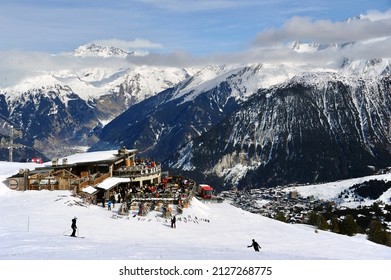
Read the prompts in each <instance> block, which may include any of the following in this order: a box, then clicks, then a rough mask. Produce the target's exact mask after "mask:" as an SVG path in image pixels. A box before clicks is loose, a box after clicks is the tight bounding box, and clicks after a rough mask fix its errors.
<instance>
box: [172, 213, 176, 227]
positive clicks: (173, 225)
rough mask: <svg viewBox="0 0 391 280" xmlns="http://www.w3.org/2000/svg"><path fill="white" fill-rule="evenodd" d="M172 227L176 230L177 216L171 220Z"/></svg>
mask: <svg viewBox="0 0 391 280" xmlns="http://www.w3.org/2000/svg"><path fill="white" fill-rule="evenodd" d="M171 227H172V228H176V217H175V215H174V216H173V217H172V218H171Z"/></svg>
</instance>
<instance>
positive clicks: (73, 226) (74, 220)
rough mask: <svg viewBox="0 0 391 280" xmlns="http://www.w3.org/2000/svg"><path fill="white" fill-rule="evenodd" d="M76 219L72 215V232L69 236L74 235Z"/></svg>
mask: <svg viewBox="0 0 391 280" xmlns="http://www.w3.org/2000/svg"><path fill="white" fill-rule="evenodd" d="M76 220H77V218H76V217H74V218H73V219H72V225H71V228H72V230H73V231H72V234H71V236H73V237H76V229H77V226H76Z"/></svg>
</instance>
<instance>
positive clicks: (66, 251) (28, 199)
mask: <svg viewBox="0 0 391 280" xmlns="http://www.w3.org/2000/svg"><path fill="white" fill-rule="evenodd" d="M0 164H1V165H3V166H4V167H3V168H2V169H1V170H2V171H0V172H1V174H0V182H3V181H4V180H5V178H6V177H7V176H8V175H9V172H11V174H12V173H13V172H12V170H14V171H15V170H16V171H17V170H19V168H20V166H19V165H20V164H16V163H15V164H9V163H0ZM7 169H8V170H7ZM80 202H81V200H80V199H79V198H77V197H74V196H72V195H71V193H70V192H67V191H52V192H51V191H27V192H17V191H12V190H9V189H8V188H7V187H6V186H5V185H4V184H3V183H1V185H0V213H1V214H2V215H1V218H0V220H1V222H0V239H1V241H2V242H0V259H2V260H75V259H76V260H121V259H122V260H123V259H133V260H205V259H209V260H250V259H251V260H254V259H260V260H391V248H390V247H386V246H382V245H378V244H375V243H372V242H369V241H368V240H366V237H365V236H364V235H356V236H354V237H348V236H344V235H338V234H334V233H330V232H324V231H318V232H317V233H316V232H315V230H314V228H313V227H310V226H307V225H292V224H286V223H282V222H278V221H276V220H272V219H269V218H265V217H263V216H260V215H256V214H251V213H249V212H246V211H243V210H241V209H238V208H235V207H234V206H231V205H230V204H228V203H220V204H218V203H216V204H215V203H209V204H204V203H202V202H200V201H198V200H196V199H194V200H193V202H192V204H191V206H190V207H189V208H187V209H185V211H184V213H183V214H182V215H178V216H177V217H178V221H177V228H176V229H172V228H171V227H170V224H169V221H168V220H165V219H163V218H162V217H161V214H160V212H150V213H149V214H148V216H147V217H139V216H135V215H133V214H135V213H131V214H130V215H129V216H118V215H117V210H118V207H119V205H116V206H115V208H114V209H112V210H111V211H109V210H107V208H106V209H104V208H102V207H101V206H96V205H90V206H82V205H80V204H79V203H80ZM74 216H76V217H77V218H78V222H77V224H78V234H79V236H82V237H84V238H71V237H67V236H64V234H70V232H71V229H70V225H71V220H72V218H73V217H74ZM185 220H186V221H185ZM253 238H254V239H255V240H257V241H258V243H260V245H261V246H262V249H261V252H260V253H256V252H255V251H254V250H253V249H252V248H247V245H250V244H251V239H253Z"/></svg>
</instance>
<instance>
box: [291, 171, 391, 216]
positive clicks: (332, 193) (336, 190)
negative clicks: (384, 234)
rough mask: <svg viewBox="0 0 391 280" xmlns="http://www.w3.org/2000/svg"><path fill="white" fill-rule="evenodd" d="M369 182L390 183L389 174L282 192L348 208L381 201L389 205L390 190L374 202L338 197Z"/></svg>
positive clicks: (390, 202) (307, 186)
mask: <svg viewBox="0 0 391 280" xmlns="http://www.w3.org/2000/svg"><path fill="white" fill-rule="evenodd" d="M370 180H383V181H391V173H386V174H382V175H371V176H365V177H359V178H352V179H346V180H340V181H336V182H329V183H324V184H314V185H306V186H294V187H288V188H285V189H284V190H285V191H286V192H289V191H297V192H298V193H299V194H300V195H301V196H303V197H308V196H314V197H315V198H316V199H323V200H329V201H336V202H337V203H338V204H340V205H341V206H346V207H350V208H354V207H357V206H358V205H366V206H369V205H372V204H373V203H374V202H375V201H382V202H384V203H385V204H391V189H389V190H388V191H386V192H385V193H383V194H382V195H381V196H380V197H379V198H378V199H376V200H370V199H364V200H363V201H359V202H356V201H353V200H352V199H350V198H348V199H343V198H339V197H338V196H339V195H340V194H341V192H343V191H345V190H347V189H349V188H350V187H351V186H353V185H357V184H361V183H363V182H366V181H370Z"/></svg>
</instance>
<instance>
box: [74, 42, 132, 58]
mask: <svg viewBox="0 0 391 280" xmlns="http://www.w3.org/2000/svg"><path fill="white" fill-rule="evenodd" d="M73 54H74V55H75V56H79V57H122V58H125V57H127V56H128V55H131V54H133V52H127V51H124V50H122V49H120V48H115V47H106V46H99V45H96V44H93V43H91V44H87V45H83V46H80V47H78V48H77V49H76V50H75V51H74V52H73Z"/></svg>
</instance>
